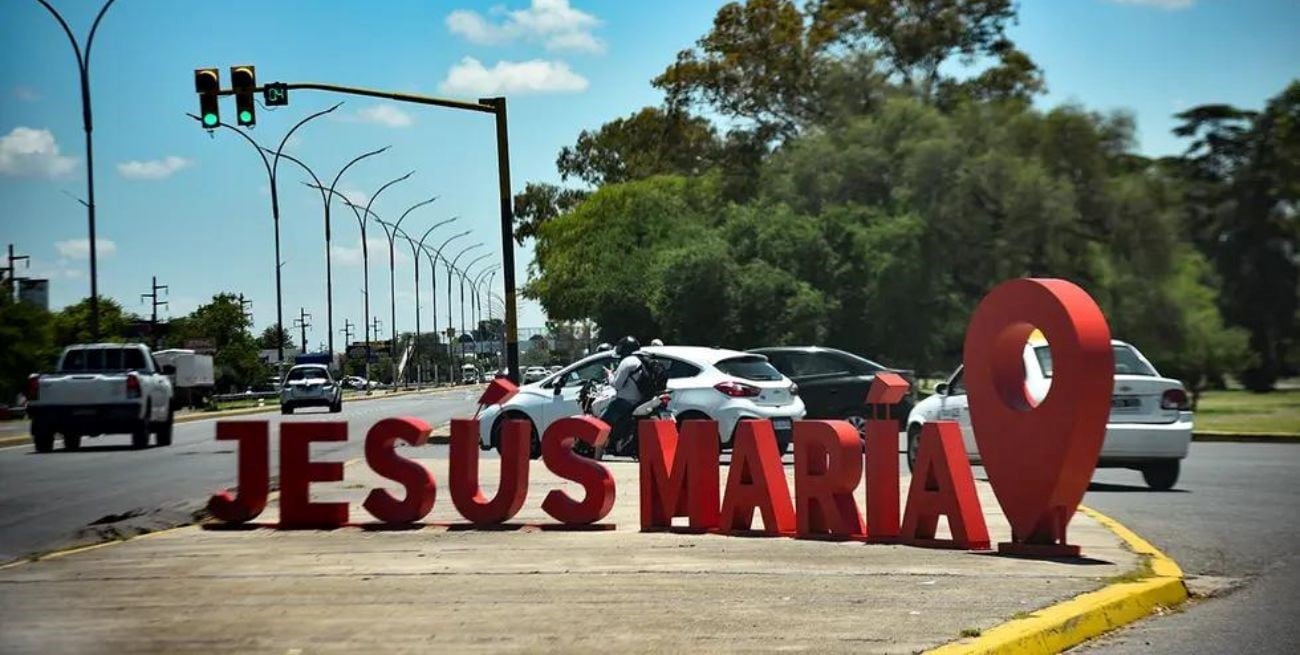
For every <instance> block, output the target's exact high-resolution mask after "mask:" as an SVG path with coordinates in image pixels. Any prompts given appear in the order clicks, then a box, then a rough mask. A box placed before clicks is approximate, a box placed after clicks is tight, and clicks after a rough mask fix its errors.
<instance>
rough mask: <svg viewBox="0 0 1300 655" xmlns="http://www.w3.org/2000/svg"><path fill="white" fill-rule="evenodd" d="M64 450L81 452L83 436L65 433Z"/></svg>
mask: <svg viewBox="0 0 1300 655" xmlns="http://www.w3.org/2000/svg"><path fill="white" fill-rule="evenodd" d="M63 449H64V450H81V435H79V434H68V433H66V432H65V433H64V434H63Z"/></svg>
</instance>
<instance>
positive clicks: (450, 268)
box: [443, 241, 483, 364]
mask: <svg viewBox="0 0 1300 655" xmlns="http://www.w3.org/2000/svg"><path fill="white" fill-rule="evenodd" d="M482 247H483V242H482V241H480V242H478V243H476V244H473V245H470V246H466V247H465V249H464V250H461V251H460V252H459V253H456V256H455V257H453V258H452V260H451V261H448V262H447V332H448V338H447V356H448V357H449V358H452V363H453V364H454V363H455V354H454V351H453V350H452V348H451V336H450V335H451V333H452V332H454V331H455V330H454V328H455V326H453V325H452V317H451V281H452V279H453V278H452V275H454V274H455V273H456V271H457V269H456V262H459V261H460V258H461V257H463V256H464V255H465V253H467V252H469V251H471V250H474V249H475V248H482ZM443 261H446V260H443ZM461 275H462V277H463V276H464V272H461ZM460 299H461V301H462V303H463V302H464V300H465V287H463V286H462V287H461V293H460ZM464 323H465V320H464V313H463V312H462V314H461V327H462V328H464V327H465V326H464Z"/></svg>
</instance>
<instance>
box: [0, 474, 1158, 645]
mask: <svg viewBox="0 0 1300 655" xmlns="http://www.w3.org/2000/svg"><path fill="white" fill-rule="evenodd" d="M412 452H414V451H412V450H409V449H408V450H407V453H406V454H407V456H408V457H409V456H411V453H412ZM231 459H232V462H231V466H232V468H233V466H234V462H233V456H232V458H231ZM425 463H426V464H427V465H428V466H429V467H430V469H431V470H433V471H434V475H435V477H436V478H437V480H438V481H439V485H440V489H439V497H438V501H437V504H436V505H435V507H434V511H433V513H432V514H431V515H430V516H429V517H428V518H426V521H427V522H429V523H438V524H441V525H430V526H427V527H424V528H422V529H419V530H409V531H382V530H367V529H365V528H344V529H340V530H335V531H283V532H281V531H275V530H270V529H252V530H214V529H206V528H203V527H187V528H181V529H177V530H172V531H168V532H163V533H158V534H155V535H149V536H147V537H143V538H138V539H134V540H131V541H128V542H125V543H121V544H116V545H110V546H105V547H100V548H94V549H89V550H83V551H80V552H73V553H69V554H66V555H63V556H58V557H53V558H48V559H44V560H41V561H37V562H31V563H25V564H20V565H17V566H13V567H10V568H7V569H3V570H0V615H3V616H4V629H3V630H2V631H0V652H6V653H9V652H122V651H129V652H140V651H146V652H177V651H188V652H240V653H243V652H267V653H270V652H276V653H284V652H296V651H298V650H301V651H302V652H367V651H382V652H393V651H399V652H400V651H407V652H411V651H420V652H427V651H430V650H438V651H455V652H461V651H528V652H532V651H564V652H572V651H581V652H610V651H614V652H621V651H641V652H645V651H665V650H669V651H753V650H762V651H771V650H811V651H818V652H822V651H849V650H852V651H871V652H899V653H911V652H916V651H919V650H923V649H926V648H930V647H934V646H938V645H940V644H942V643H945V642H948V641H952V640H955V639H957V638H959V637H960V636H962V635H963V633H965V634H967V635H971V634H974V633H975V632H977V631H982V630H986V629H988V628H990V627H992V626H995V625H997V624H1000V623H1003V622H1004V621H1007V620H1009V619H1011V618H1013V617H1014V616H1017V615H1023V614H1025V613H1027V612H1030V611H1033V610H1036V609H1039V608H1042V607H1045V606H1047V605H1051V604H1053V603H1056V602H1058V601H1061V600H1063V599H1066V598H1070V597H1072V596H1075V595H1077V594H1080V593H1082V592H1085V591H1089V590H1092V589H1096V588H1098V587H1101V586H1103V585H1105V584H1106V582H1107V579H1108V578H1113V577H1115V576H1119V575H1123V574H1126V573H1129V572H1131V571H1133V570H1134V569H1136V568H1137V566H1138V558H1137V557H1136V556H1135V555H1133V554H1132V553H1130V552H1128V551H1127V550H1125V549H1124V548H1123V546H1122V544H1121V542H1120V541H1119V539H1118V538H1117V537H1116V536H1115V535H1113V534H1112V533H1111V532H1109V531H1108V530H1106V529H1105V528H1103V527H1102V526H1101V525H1100V524H1099V523H1097V522H1096V521H1094V520H1092V519H1090V518H1088V517H1086V516H1084V515H1082V514H1080V515H1078V516H1076V517H1075V519H1074V521H1073V522H1072V523H1071V541H1072V542H1074V543H1078V544H1080V545H1082V546H1083V549H1084V553H1085V555H1087V556H1089V557H1090V558H1091V559H1089V560H1085V561H1081V562H1068V563H1067V562H1049V561H1037V560H1027V559H1013V558H1006V557H999V556H995V555H991V554H979V553H968V552H963V551H945V550H927V549H921V548H911V547H906V546H881V545H865V544H861V543H851V542H848V543H835V542H822V541H799V540H794V539H784V538H741V537H724V536H717V535H694V536H693V535H678V534H665V533H653V534H642V533H640V532H639V531H638V525H639V521H638V511H639V510H638V507H639V506H638V499H637V484H636V480H637V469H636V465H635V464H633V463H613V464H610V467H611V469H612V470H613V471H614V472H615V476H616V478H617V480H618V487H617V493H618V499H617V502H616V503H615V506H614V510H613V512H612V513H611V514H610V516H609V517H608V518H607V519H606V522H608V523H615V524H617V526H618V529H617V530H610V531H586V532H573V531H569V532H565V531H539V530H537V529H536V528H524V529H518V530H511V531H472V530H461V529H456V528H455V527H452V528H449V527H448V526H447V525H446V524H448V523H452V524H457V523H461V522H462V521H461V519H460V518H459V517H458V516H457V515H456V513H455V509H454V507H453V506H452V504H451V500H450V497H449V496H447V493H448V492H447V489H446V484H447V480H448V477H447V460H446V459H431V460H427V461H425ZM481 469H482V474H483V477H484V485H483V486H484V489H485V493H492V492H493V491H494V490H495V476H496V471H497V460H496V457H495V455H494V454H492V453H485V454H484V461H483V463H482V465H481ZM723 473H724V478H725V471H724V472H723ZM788 473H789V467H788V466H787V474H788ZM346 474H347V475H346V479H345V481H343V482H341V483H330V484H319V485H315V486H314V487H313V496H314V498H315V499H317V500H337V499H347V500H350V501H351V502H352V520H353V521H354V522H364V521H366V520H369V517H368V516H366V515H365V513H364V510H363V509H362V508H361V504H360V503H361V500H362V499H363V498H364V496H365V494H366V493H367V492H368V490H369V489H371V488H374V487H385V488H390V489H393V490H394V492H396V493H399V494H400V489H398V488H396V487H395V486H394V485H392V484H391V483H389V484H385V482H384V481H383V480H381V479H379V478H377V477H376V476H374V475H373V473H371V472H370V471H369V469H368V467H366V466H365V465H364V464H361V465H354V466H348V467H347V469H346ZM530 480H531V484H530V490H529V497H528V501H527V503H526V504H525V506H524V509H523V510H522V511H521V512H520V514H519V516H517V517H516V520H517V521H518V522H520V523H541V524H550V523H553V521H551V520H550V519H549V517H547V516H545V514H544V513H543V512H542V511H541V509H540V505H541V500H542V498H543V497H544V496H545V494H546V492H547V491H549V490H550V489H553V488H556V487H561V486H563V487H564V488H566V489H568V490H569V491H570V493H579V492H580V491H579V490H578V489H577V488H576V485H572V484H569V483H564V482H562V481H561V480H559V479H558V478H556V477H554V476H552V475H551V474H550V473H549V472H548V471H547V470H546V469H545V466H544V465H542V463H541V462H534V464H533V467H532V469H531V472H530ZM906 484H907V481H906V480H904V488H906ZM979 484H980V495H981V501H982V503H983V507H984V511H985V516H986V519H987V520H988V523H989V531H990V533H991V536H992V538H993V540H994V541H995V542H996V541H998V540H1005V539H1007V538H1008V536H1009V533H1010V529H1009V526H1008V525H1007V523H1006V522H1005V520H1004V519H1003V518H1002V516H1001V512H1000V510H999V508H998V506H997V503H996V502H995V500H994V498H993V495H992V492H991V490H990V489H989V487H988V486H987V485H986V484H983V483H979ZM904 496H905V494H904ZM859 498H861V496H860V495H859ZM275 509H276V508H275V507H271V508H268V511H267V513H265V514H264V515H263V516H262V517H260V518H259V522H274V521H275V519H276V512H275Z"/></svg>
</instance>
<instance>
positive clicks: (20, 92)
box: [14, 86, 41, 102]
mask: <svg viewBox="0 0 1300 655" xmlns="http://www.w3.org/2000/svg"><path fill="white" fill-rule="evenodd" d="M14 97H15V98H18V99H19V100H22V101H23V102H36V101H37V100H40V99H41V94H40V93H38V92H37V91H36V89H33V88H32V87H30V86H16V87H14Z"/></svg>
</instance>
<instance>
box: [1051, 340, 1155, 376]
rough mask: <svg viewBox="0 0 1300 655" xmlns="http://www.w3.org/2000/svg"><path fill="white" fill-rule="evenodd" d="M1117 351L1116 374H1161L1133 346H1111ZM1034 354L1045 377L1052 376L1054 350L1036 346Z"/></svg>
mask: <svg viewBox="0 0 1300 655" xmlns="http://www.w3.org/2000/svg"><path fill="white" fill-rule="evenodd" d="M1111 350H1112V351H1113V352H1114V353H1115V375H1144V376H1147V377H1157V376H1158V375H1159V374H1158V373H1156V370H1155V369H1153V368H1151V365H1150V364H1147V363H1146V362H1145V361H1143V359H1142V357H1141V356H1139V355H1138V353H1137V350H1134V349H1133V347H1132V346H1129V345H1124V344H1116V345H1113V346H1111ZM1034 355H1035V356H1036V357H1037V358H1038V366H1039V367H1040V368H1042V369H1043V377H1045V378H1050V377H1052V350H1051V348H1050V347H1048V346H1038V347H1036V348H1034Z"/></svg>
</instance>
